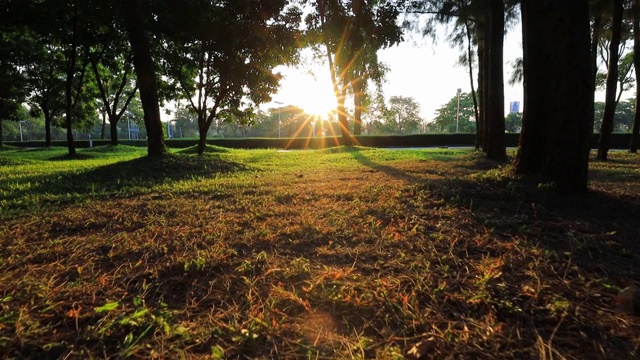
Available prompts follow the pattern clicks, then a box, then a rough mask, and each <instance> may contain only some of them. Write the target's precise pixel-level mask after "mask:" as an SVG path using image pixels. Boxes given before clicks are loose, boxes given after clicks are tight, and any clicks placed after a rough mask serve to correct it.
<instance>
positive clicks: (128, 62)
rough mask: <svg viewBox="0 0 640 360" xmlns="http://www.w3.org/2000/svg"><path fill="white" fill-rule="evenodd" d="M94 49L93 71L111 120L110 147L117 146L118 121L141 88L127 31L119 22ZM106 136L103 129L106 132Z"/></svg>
mask: <svg viewBox="0 0 640 360" xmlns="http://www.w3.org/2000/svg"><path fill="white" fill-rule="evenodd" d="M111 24H112V27H110V28H109V30H107V32H106V34H101V37H102V38H103V39H102V41H101V42H100V43H98V44H97V46H96V47H95V48H94V49H93V52H92V55H91V68H92V70H93V76H94V77H95V83H96V85H97V90H98V92H99V94H100V100H101V102H100V103H101V105H102V106H101V112H102V113H103V114H104V115H106V116H104V118H103V129H104V120H105V118H108V119H109V125H110V127H111V145H118V122H119V121H120V119H121V118H122V116H123V115H124V113H125V111H127V107H128V106H129V104H130V103H131V100H132V99H133V97H134V96H135V94H136V92H137V90H138V87H137V84H136V81H135V78H134V76H133V74H132V73H133V64H132V58H131V51H130V49H129V48H128V46H127V38H126V36H125V34H124V32H123V31H122V30H121V29H119V28H118V26H119V24H118V23H117V22H116V21H112V22H111ZM102 133H104V130H103V132H102Z"/></svg>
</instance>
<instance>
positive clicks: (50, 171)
mask: <svg viewBox="0 0 640 360" xmlns="http://www.w3.org/2000/svg"><path fill="white" fill-rule="evenodd" d="M207 149H208V150H207V152H206V153H205V154H204V155H203V156H197V155H195V154H194V151H193V149H191V150H186V151H176V152H174V153H172V154H171V155H169V156H167V157H166V158H164V159H160V160H150V159H147V158H146V157H145V149H138V148H129V147H120V146H118V147H115V148H114V147H102V148H94V149H86V150H85V149H83V150H81V151H80V152H81V153H83V154H86V155H87V156H85V157H82V156H81V157H80V158H77V159H63V158H64V155H65V151H64V150H65V149H50V150H32V151H25V150H18V149H11V150H3V151H2V152H0V210H1V212H0V217H1V218H2V220H3V221H2V225H0V358H25V359H41V358H87V357H98V358H102V357H109V358H124V357H132V358H203V359H205V358H214V359H222V358H245V357H246V358H314V359H315V358H331V359H352V358H360V359H402V358H405V357H406V358H416V357H415V356H414V355H415V354H423V353H427V354H428V356H430V357H433V358H446V357H448V356H449V357H450V356H451V355H452V354H457V355H459V356H460V357H462V358H488V357H496V356H497V357H502V358H538V357H539V355H540V354H541V353H547V352H551V351H552V352H553V353H554V354H560V355H561V356H563V357H567V358H583V357H584V356H587V357H589V356H588V355H594V354H598V355H597V357H602V358H633V357H634V356H635V355H636V352H637V347H638V345H639V343H638V339H637V336H634V335H633V334H637V333H638V332H639V331H640V323H639V322H638V320H637V319H635V318H633V317H628V316H623V315H621V314H617V313H615V312H614V311H612V310H611V299H612V297H613V296H615V294H616V293H617V291H619V290H620V289H621V288H624V287H625V286H627V282H628V281H629V279H634V278H636V277H637V274H635V273H634V272H633V271H634V270H633V269H635V268H636V264H637V263H638V262H639V261H640V258H639V257H638V252H637V249H638V248H637V229H638V226H640V224H638V218H637V213H638V210H640V204H638V200H637V196H636V197H633V196H635V195H634V194H637V189H638V185H637V177H635V178H634V177H633V176H631V174H635V173H636V172H637V171H638V169H639V168H640V159H639V158H638V157H636V156H628V155H622V154H621V155H619V156H618V155H616V154H612V161H611V162H609V163H594V164H592V172H593V181H592V184H591V187H592V189H593V191H592V193H591V194H590V195H589V196H588V197H583V198H577V197H576V198H558V197H557V196H556V194H554V193H552V192H550V191H549V190H548V189H547V188H545V187H540V186H535V184H534V186H532V185H531V184H529V183H526V182H523V181H520V179H518V178H516V177H514V176H513V175H511V172H510V168H509V167H508V166H504V165H501V164H497V163H493V162H490V161H487V160H485V159H484V158H483V157H482V156H481V155H480V154H478V153H476V152H474V151H471V150H458V149H455V150H454V149H425V150H388V149H386V150H385V149H373V148H364V147H357V146H355V147H337V148H333V149H327V150H304V151H286V152H282V151H278V150H274V149H264V150H231V149H223V148H215V147H209V148H207ZM593 209H601V210H603V212H597V211H593ZM583 333H584V335H582V334H583ZM412 354H414V355H412ZM496 354H498V355H496ZM585 354H586V355H585ZM560 355H559V356H560ZM412 356H414V357H412ZM594 356H596V355H594Z"/></svg>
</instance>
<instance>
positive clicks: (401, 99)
mask: <svg viewBox="0 0 640 360" xmlns="http://www.w3.org/2000/svg"><path fill="white" fill-rule="evenodd" d="M385 122H386V124H387V125H388V129H389V130H390V131H391V132H392V133H394V134H400V135H405V134H413V133H417V132H418V131H419V130H420V126H421V125H422V123H423V119H422V117H421V116H420V104H418V102H417V101H416V99H414V98H413V97H405V96H392V97H391V98H389V105H388V107H387V111H386V112H385Z"/></svg>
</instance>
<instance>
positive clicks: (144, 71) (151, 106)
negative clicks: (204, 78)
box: [123, 0, 166, 157]
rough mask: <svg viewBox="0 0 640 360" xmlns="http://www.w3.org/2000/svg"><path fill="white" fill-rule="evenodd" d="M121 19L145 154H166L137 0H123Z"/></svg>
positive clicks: (149, 44)
mask: <svg viewBox="0 0 640 360" xmlns="http://www.w3.org/2000/svg"><path fill="white" fill-rule="evenodd" d="M123 4H124V9H125V10H124V19H125V23H126V26H127V32H128V33H129V43H130V44H131V51H132V53H133V64H134V67H135V69H136V75H137V79H138V87H139V88H140V101H141V102H142V110H143V111H144V125H145V127H146V129H147V154H148V156H151V157H157V156H163V155H165V154H166V149H165V146H164V132H163V131H162V121H161V119H160V106H159V100H158V82H157V79H156V73H155V68H154V62H153V58H152V56H151V41H150V39H149V36H148V34H147V31H146V30H145V15H144V11H143V9H142V3H141V0H130V1H123Z"/></svg>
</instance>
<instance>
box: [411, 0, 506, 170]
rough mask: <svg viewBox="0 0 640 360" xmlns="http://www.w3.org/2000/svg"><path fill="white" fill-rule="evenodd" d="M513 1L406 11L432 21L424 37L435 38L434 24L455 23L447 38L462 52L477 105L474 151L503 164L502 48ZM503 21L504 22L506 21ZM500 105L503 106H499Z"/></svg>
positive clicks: (431, 3) (470, 1)
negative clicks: (475, 59)
mask: <svg viewBox="0 0 640 360" xmlns="http://www.w3.org/2000/svg"><path fill="white" fill-rule="evenodd" d="M515 3H516V1H504V0H426V1H412V2H409V4H410V5H409V7H408V11H409V12H412V13H415V14H429V15H432V16H431V19H430V20H429V21H427V22H426V25H425V26H424V27H423V34H426V35H434V34H435V32H434V31H433V29H435V26H434V23H447V24H448V23H450V22H452V21H454V28H453V29H454V30H453V31H452V33H451V35H450V36H449V40H451V43H452V44H453V45H458V46H460V47H461V48H464V44H465V42H466V44H467V46H466V49H465V51H466V53H467V54H466V55H464V56H461V63H462V64H465V65H468V66H469V74H470V83H471V89H472V95H473V99H474V101H475V104H476V109H475V111H476V116H475V118H477V121H476V128H477V147H482V149H483V150H484V151H485V152H486V153H487V157H489V158H492V159H496V160H504V159H506V149H503V148H504V144H505V140H504V128H503V126H504V121H503V120H504V110H503V107H504V78H503V75H502V67H503V59H502V57H503V54H502V45H503V38H504V33H505V24H506V20H510V19H512V18H513V17H514V15H515V14H516V12H515V9H516V7H515ZM505 19H506V20H505ZM472 43H474V44H475V46H476V49H477V51H476V52H477V57H478V91H477V95H478V98H479V100H478V101H476V100H475V95H476V94H475V91H474V83H473V61H472ZM500 102H502V104H503V106H502V107H501V106H500ZM501 109H502V110H501Z"/></svg>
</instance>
